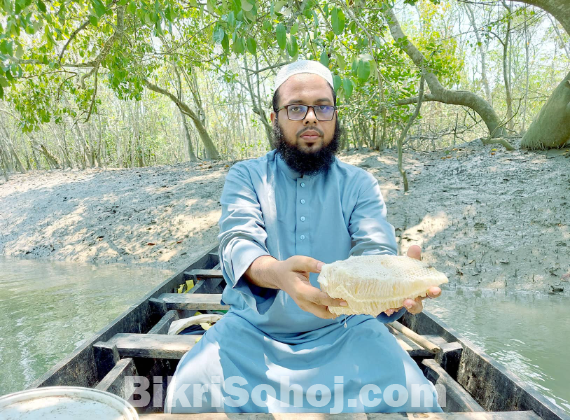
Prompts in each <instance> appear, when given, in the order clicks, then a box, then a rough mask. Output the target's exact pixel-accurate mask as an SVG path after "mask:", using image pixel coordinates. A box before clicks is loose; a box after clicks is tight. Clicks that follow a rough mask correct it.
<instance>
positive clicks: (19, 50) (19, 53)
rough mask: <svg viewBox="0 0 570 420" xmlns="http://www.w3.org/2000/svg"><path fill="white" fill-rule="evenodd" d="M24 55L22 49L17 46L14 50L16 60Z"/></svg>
mask: <svg viewBox="0 0 570 420" xmlns="http://www.w3.org/2000/svg"><path fill="white" fill-rule="evenodd" d="M23 55H24V49H23V48H22V46H21V45H18V47H17V48H16V58H18V59H19V58H22V56H23Z"/></svg>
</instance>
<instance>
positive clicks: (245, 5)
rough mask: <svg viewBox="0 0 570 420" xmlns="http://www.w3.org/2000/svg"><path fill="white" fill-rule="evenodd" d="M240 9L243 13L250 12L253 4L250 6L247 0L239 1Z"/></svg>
mask: <svg viewBox="0 0 570 420" xmlns="http://www.w3.org/2000/svg"><path fill="white" fill-rule="evenodd" d="M241 8H242V9H243V10H244V11H245V12H251V9H253V4H251V3H250V2H249V1H248V0H241Z"/></svg>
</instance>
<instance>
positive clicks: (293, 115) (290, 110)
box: [277, 104, 336, 121]
mask: <svg viewBox="0 0 570 420" xmlns="http://www.w3.org/2000/svg"><path fill="white" fill-rule="evenodd" d="M309 108H313V112H314V113H315V116H316V117H317V120H319V121H331V120H332V119H333V118H334V111H335V110H336V106H332V105H298V104H293V105H285V106H282V107H281V108H279V109H278V110H277V112H279V111H281V110H282V109H286V110H287V118H289V119H290V120H292V121H300V120H304V119H305V117H306V116H307V114H308V113H309Z"/></svg>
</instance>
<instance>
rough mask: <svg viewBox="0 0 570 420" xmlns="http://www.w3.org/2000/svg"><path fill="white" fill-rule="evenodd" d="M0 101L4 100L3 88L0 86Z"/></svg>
mask: <svg viewBox="0 0 570 420" xmlns="http://www.w3.org/2000/svg"><path fill="white" fill-rule="evenodd" d="M0 99H4V88H3V87H2V86H0Z"/></svg>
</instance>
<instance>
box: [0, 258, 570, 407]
mask: <svg viewBox="0 0 570 420" xmlns="http://www.w3.org/2000/svg"><path fill="white" fill-rule="evenodd" d="M169 275H170V272H167V271H164V270H157V269H150V268H140V267H138V268H135V267H128V266H122V265H104V266H91V265H82V264H76V263H61V262H46V261H41V262H40V261H34V260H19V259H8V258H4V257H0V369H1V371H0V395H3V394H6V393H9V392H14V391H19V390H21V389H24V388H25V387H26V386H28V385H29V384H30V383H32V382H33V381H34V380H35V379H37V378H38V377H40V376H41V375H42V374H44V373H45V372H46V371H47V370H48V369H49V368H50V367H51V366H53V365H54V364H55V363H57V362H58V361H59V360H60V359H61V358H63V357H64V356H65V355H66V354H69V353H70V352H71V351H73V350H74V349H75V347H77V346H78V345H80V344H81V343H82V342H83V341H84V340H86V339H88V338H89V337H91V336H92V335H93V334H94V333H96V332H97V331H98V330H100V329H101V328H103V327H104V326H105V325H107V324H108V323H109V322H110V321H111V320H112V319H114V318H115V317H116V316H117V315H119V314H120V313H122V312H123V311H124V310H125V309H127V308H128V307H129V306H130V305H131V304H133V303H135V302H136V301H138V300H139V299H140V298H141V297H143V296H144V295H145V294H146V293H148V291H149V290H150V289H152V288H153V287H154V286H155V285H157V284H159V283H161V282H162V281H163V280H164V279H166V278H167V277H168V276H169ZM567 300H568V298H565V297H562V296H549V295H537V294H529V293H515V294H504V293H495V292H489V291H484V292H483V291H466V290H463V291H445V292H444V293H443V295H442V296H441V297H440V298H438V299H434V300H430V301H428V302H427V303H426V309H427V310H429V311H431V312H432V313H433V314H435V315H437V316H438V317H440V318H441V319H442V320H443V321H444V322H446V323H447V324H448V325H449V326H450V327H452V328H454V329H455V330H457V331H458V332H459V333H460V334H461V335H463V336H464V337H466V338H467V339H469V340H471V341H472V342H473V343H474V344H475V345H477V346H478V347H480V348H481V349H482V350H484V351H485V352H486V353H487V354H489V355H490V356H491V357H493V358H495V359H496V360H498V361H499V362H501V363H503V364H504V365H506V366H507V367H508V368H509V369H510V370H511V371H513V372H515V373H516V374H517V375H518V376H519V377H520V378H522V379H523V380H525V381H528V382H529V383H531V384H532V385H534V386H535V387H536V388H538V389H539V390H540V391H541V392H542V393H543V394H544V395H546V396H547V398H549V399H551V400H552V401H554V402H555V403H556V404H558V405H559V406H561V407H562V408H563V409H565V410H566V411H568V412H569V413H570V403H569V401H570V384H569V382H568V381H569V380H570V360H569V358H568V355H569V350H568V349H569V348H570V316H569V315H570V309H569V307H568V302H567Z"/></svg>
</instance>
